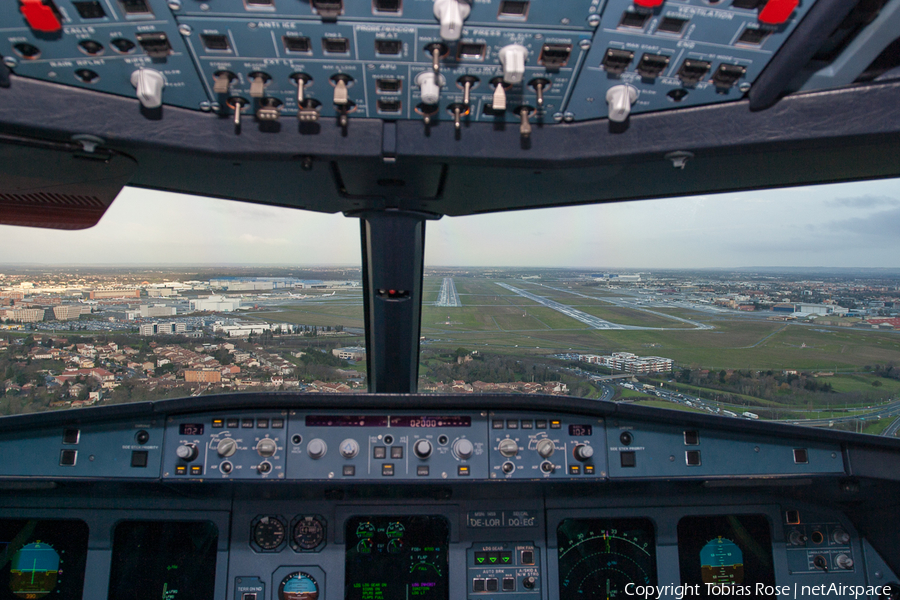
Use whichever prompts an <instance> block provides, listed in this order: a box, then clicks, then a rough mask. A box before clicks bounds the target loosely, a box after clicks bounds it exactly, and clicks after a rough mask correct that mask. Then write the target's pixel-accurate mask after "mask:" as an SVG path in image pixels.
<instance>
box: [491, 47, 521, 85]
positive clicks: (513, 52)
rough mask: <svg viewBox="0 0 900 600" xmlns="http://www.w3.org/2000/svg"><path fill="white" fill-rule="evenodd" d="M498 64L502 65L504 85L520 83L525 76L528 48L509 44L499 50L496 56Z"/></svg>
mask: <svg viewBox="0 0 900 600" xmlns="http://www.w3.org/2000/svg"><path fill="white" fill-rule="evenodd" d="M497 57H498V58H499V59H500V64H501V65H503V81H505V82H506V83H514V84H515V83H521V82H522V77H523V76H524V75H525V60H526V59H527V58H528V48H526V47H525V46H522V45H520V44H510V45H509V46H503V47H502V48H500V52H499V54H498V55H497Z"/></svg>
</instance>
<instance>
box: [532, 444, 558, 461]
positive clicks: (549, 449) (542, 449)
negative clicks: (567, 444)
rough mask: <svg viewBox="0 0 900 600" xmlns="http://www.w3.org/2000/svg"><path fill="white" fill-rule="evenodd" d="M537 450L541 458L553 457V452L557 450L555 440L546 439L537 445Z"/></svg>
mask: <svg viewBox="0 0 900 600" xmlns="http://www.w3.org/2000/svg"><path fill="white" fill-rule="evenodd" d="M535 450H537V453H538V454H540V455H541V458H550V457H551V456H553V451H554V450H556V446H555V445H554V444H553V440H547V439H544V440H541V441H539V442H538V443H537V446H535Z"/></svg>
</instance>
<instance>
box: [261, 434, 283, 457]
mask: <svg viewBox="0 0 900 600" xmlns="http://www.w3.org/2000/svg"><path fill="white" fill-rule="evenodd" d="M276 450H278V445H277V444H276V443H275V440H272V439H269V438H263V439H261V440H259V443H258V444H256V451H257V452H259V455H260V456H262V457H269V456H273V455H274V454H275V451H276Z"/></svg>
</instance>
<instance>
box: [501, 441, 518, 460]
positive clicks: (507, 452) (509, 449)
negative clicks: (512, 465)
mask: <svg viewBox="0 0 900 600" xmlns="http://www.w3.org/2000/svg"><path fill="white" fill-rule="evenodd" d="M497 449H498V450H499V451H500V454H502V455H503V456H506V457H513V456H515V455H516V454H518V453H519V444H517V443H516V440H511V439H509V438H506V439H505V440H500V444H498V445H497Z"/></svg>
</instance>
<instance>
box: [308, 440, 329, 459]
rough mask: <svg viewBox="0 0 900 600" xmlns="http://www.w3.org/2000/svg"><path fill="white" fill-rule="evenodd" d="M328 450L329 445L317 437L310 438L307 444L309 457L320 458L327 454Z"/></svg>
mask: <svg viewBox="0 0 900 600" xmlns="http://www.w3.org/2000/svg"><path fill="white" fill-rule="evenodd" d="M327 451H328V446H326V445H325V442H324V441H323V440H320V439H319V438H316V439H314V440H310V442H309V443H308V444H307V445H306V453H307V454H309V457H310V458H312V459H314V460H318V459H320V458H322V457H323V456H325V453H326V452H327Z"/></svg>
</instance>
